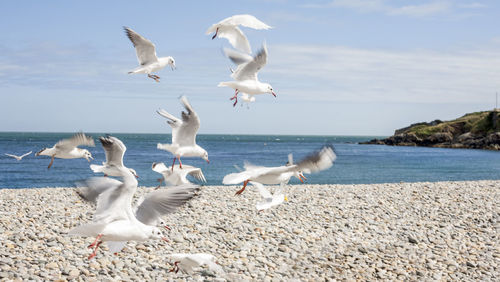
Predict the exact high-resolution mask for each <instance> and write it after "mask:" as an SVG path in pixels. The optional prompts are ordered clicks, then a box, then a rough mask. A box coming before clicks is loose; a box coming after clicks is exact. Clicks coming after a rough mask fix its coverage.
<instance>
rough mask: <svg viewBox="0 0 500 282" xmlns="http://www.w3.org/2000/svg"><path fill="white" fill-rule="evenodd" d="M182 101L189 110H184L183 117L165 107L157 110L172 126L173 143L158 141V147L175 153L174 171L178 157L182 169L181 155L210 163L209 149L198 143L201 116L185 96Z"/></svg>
mask: <svg viewBox="0 0 500 282" xmlns="http://www.w3.org/2000/svg"><path fill="white" fill-rule="evenodd" d="M181 103H182V104H183V105H184V108H186V110H187V113H186V112H184V111H183V112H182V113H181V116H182V119H179V118H176V117H175V116H173V115H172V114H169V113H168V112H167V111H165V110H163V109H159V110H158V111H157V113H158V114H159V115H161V116H162V117H164V118H167V119H168V121H167V123H168V124H169V125H170V126H171V127H172V144H161V143H158V145H157V148H158V149H160V150H165V151H169V152H170V153H172V154H173V155H174V161H173V163H172V171H173V169H174V164H175V160H176V159H178V160H179V168H181V169H182V162H181V157H200V158H202V159H204V160H205V161H206V162H207V163H210V161H209V160H208V153H207V151H206V150H205V149H203V148H202V147H200V146H199V145H197V144H196V134H197V133H198V129H199V128H200V118H198V115H197V114H196V112H195V111H194V109H193V107H191V104H189V101H188V100H187V98H186V97H185V96H182V97H181Z"/></svg>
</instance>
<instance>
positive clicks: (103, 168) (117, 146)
mask: <svg viewBox="0 0 500 282" xmlns="http://www.w3.org/2000/svg"><path fill="white" fill-rule="evenodd" d="M99 141H101V144H102V147H103V148H104V152H105V153H106V161H105V162H103V163H102V165H95V164H92V165H90V168H91V169H92V171H93V172H96V173H97V172H102V173H104V176H108V175H109V176H120V173H119V171H118V170H117V168H120V167H125V166H124V165H123V156H124V155H125V151H126V150H127V147H125V144H123V142H122V141H121V140H120V139H118V138H116V137H114V136H109V135H108V136H107V137H103V136H101V137H99ZM128 169H129V170H130V172H132V174H133V175H134V176H135V177H136V178H138V177H139V176H138V175H137V172H136V171H135V170H134V169H132V168H128Z"/></svg>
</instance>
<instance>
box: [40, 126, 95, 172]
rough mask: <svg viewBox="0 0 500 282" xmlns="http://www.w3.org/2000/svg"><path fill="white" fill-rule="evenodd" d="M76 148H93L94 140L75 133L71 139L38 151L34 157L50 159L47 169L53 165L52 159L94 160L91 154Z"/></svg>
mask: <svg viewBox="0 0 500 282" xmlns="http://www.w3.org/2000/svg"><path fill="white" fill-rule="evenodd" d="M78 146H91V147H94V146H95V144H94V139H92V137H90V136H87V135H85V134H84V133H81V132H80V133H77V134H75V135H73V136H72V137H71V138H68V139H63V140H61V141H59V142H57V143H56V144H55V145H54V146H53V147H52V148H44V149H42V150H40V151H39V152H38V153H36V154H35V156H49V157H51V158H52V159H51V160H50V164H49V166H48V168H50V167H51V166H52V163H54V158H60V159H78V158H85V159H86V160H87V161H89V162H90V159H94V158H93V157H92V154H91V153H90V152H89V151H88V150H86V149H81V148H78Z"/></svg>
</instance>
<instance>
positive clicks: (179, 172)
mask: <svg viewBox="0 0 500 282" xmlns="http://www.w3.org/2000/svg"><path fill="white" fill-rule="evenodd" d="M151 169H152V170H153V171H155V172H158V173H159V174H161V175H162V176H163V177H162V178H158V182H160V184H158V187H156V188H160V186H161V184H162V182H163V181H165V182H166V183H169V184H170V185H174V186H176V185H182V184H191V182H190V181H189V180H188V179H187V176H188V175H191V176H193V177H194V178H196V179H198V180H199V181H202V182H207V180H206V179H205V176H204V175H203V172H202V171H201V168H198V167H194V166H190V165H184V166H182V169H174V168H169V167H167V166H166V165H165V164H164V163H153V165H152V166H151Z"/></svg>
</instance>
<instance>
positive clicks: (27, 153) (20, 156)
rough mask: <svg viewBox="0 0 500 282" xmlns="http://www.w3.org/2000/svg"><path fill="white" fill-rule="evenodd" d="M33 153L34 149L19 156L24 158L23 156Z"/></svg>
mask: <svg viewBox="0 0 500 282" xmlns="http://www.w3.org/2000/svg"><path fill="white" fill-rule="evenodd" d="M31 153H33V151H29V152H28V153H26V154H24V155H22V156H19V157H20V158H21V159H22V158H24V157H26V156H27V155H29V154H31Z"/></svg>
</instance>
